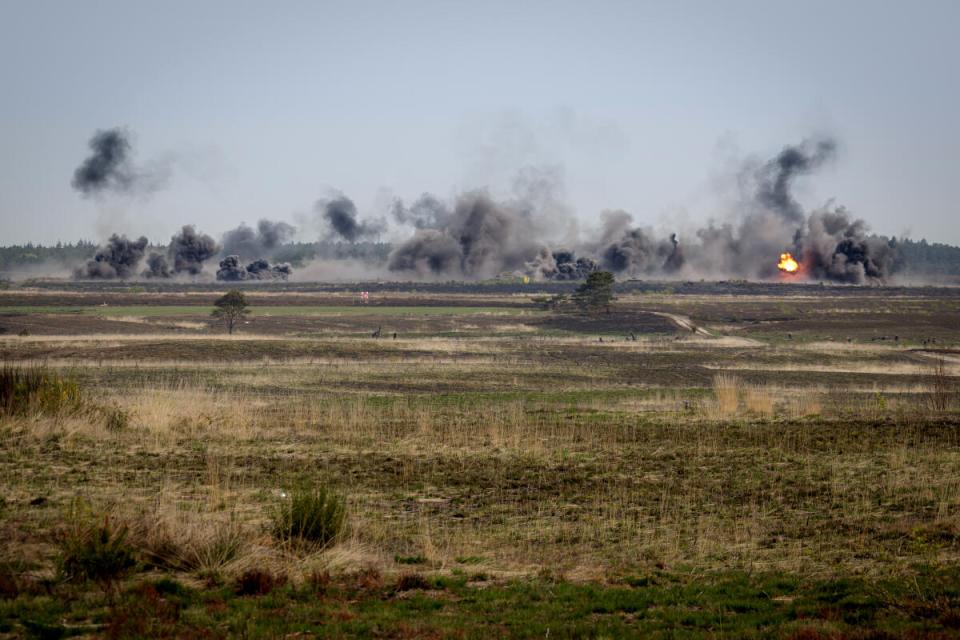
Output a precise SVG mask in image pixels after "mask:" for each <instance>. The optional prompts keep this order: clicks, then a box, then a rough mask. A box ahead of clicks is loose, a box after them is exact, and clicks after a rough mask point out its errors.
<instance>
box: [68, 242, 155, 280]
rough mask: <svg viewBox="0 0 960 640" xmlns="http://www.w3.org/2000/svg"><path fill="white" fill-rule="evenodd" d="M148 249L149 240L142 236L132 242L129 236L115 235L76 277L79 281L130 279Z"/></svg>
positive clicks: (77, 272)
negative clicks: (88, 279)
mask: <svg viewBox="0 0 960 640" xmlns="http://www.w3.org/2000/svg"><path fill="white" fill-rule="evenodd" d="M146 248H147V239H146V238H144V237H142V236H141V237H140V238H139V239H137V240H130V239H129V238H127V236H122V235H117V234H113V235H112V236H110V239H109V240H107V243H106V244H105V245H104V246H102V247H100V248H99V249H97V253H96V254H95V255H94V256H93V258H92V259H90V260H88V261H87V263H86V265H84V267H82V268H80V269H78V270H77V271H76V272H75V274H74V276H75V277H76V278H78V279H84V278H101V279H114V278H129V277H131V276H133V275H134V274H135V273H136V269H137V265H139V264H140V261H141V260H143V254H144V251H145V250H146Z"/></svg>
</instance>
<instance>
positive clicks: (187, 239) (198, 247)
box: [167, 224, 220, 276]
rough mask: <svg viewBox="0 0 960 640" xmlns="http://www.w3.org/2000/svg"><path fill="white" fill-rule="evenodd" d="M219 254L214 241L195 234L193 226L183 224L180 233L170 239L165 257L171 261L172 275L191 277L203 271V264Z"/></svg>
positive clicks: (203, 235) (206, 236) (208, 237)
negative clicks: (183, 274)
mask: <svg viewBox="0 0 960 640" xmlns="http://www.w3.org/2000/svg"><path fill="white" fill-rule="evenodd" d="M218 253H220V247H219V246H218V245H217V242H216V240H214V239H213V238H211V237H210V236H208V235H206V234H200V233H197V230H196V228H195V227H194V226H193V225H190V224H185V225H183V228H182V229H181V230H180V233H178V234H176V235H175V236H173V237H172V238H170V246H169V248H168V249H167V255H168V256H169V257H170V259H171V260H172V261H173V273H174V274H181V273H186V274H189V275H192V276H195V275H197V274H199V273H200V272H201V271H202V270H203V263H204V262H206V261H207V260H209V259H210V258H212V257H214V256H215V255H217V254H218Z"/></svg>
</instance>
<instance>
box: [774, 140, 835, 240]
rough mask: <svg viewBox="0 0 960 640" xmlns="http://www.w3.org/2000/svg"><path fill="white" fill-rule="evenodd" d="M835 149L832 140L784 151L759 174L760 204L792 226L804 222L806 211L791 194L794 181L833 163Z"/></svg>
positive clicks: (815, 141)
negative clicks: (830, 162) (827, 163)
mask: <svg viewBox="0 0 960 640" xmlns="http://www.w3.org/2000/svg"><path fill="white" fill-rule="evenodd" d="M836 149H837V144H836V142H835V141H834V140H833V139H832V138H824V139H820V140H805V141H804V142H803V143H801V144H800V145H797V146H788V147H785V148H784V149H783V151H781V152H780V153H779V154H777V157H775V158H773V159H772V160H770V161H769V162H767V163H766V164H764V165H763V166H762V167H761V168H760V169H759V170H758V171H757V176H756V179H757V193H756V200H757V202H758V203H759V204H760V205H762V206H763V207H765V208H767V209H768V210H770V211H772V212H774V213H777V214H779V215H781V216H783V218H784V219H786V220H788V221H790V222H792V223H798V222H802V221H803V217H804V216H803V208H802V207H801V206H800V204H799V203H798V202H797V201H796V200H794V198H793V194H792V193H791V188H792V186H793V181H794V179H795V178H796V177H797V176H799V175H805V174H809V173H811V172H813V171H815V170H816V169H818V168H820V166H821V165H823V164H824V163H825V162H827V161H828V160H831V159H832V158H833V157H834V155H835V153H836Z"/></svg>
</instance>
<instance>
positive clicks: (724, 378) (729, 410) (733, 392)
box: [713, 373, 741, 418]
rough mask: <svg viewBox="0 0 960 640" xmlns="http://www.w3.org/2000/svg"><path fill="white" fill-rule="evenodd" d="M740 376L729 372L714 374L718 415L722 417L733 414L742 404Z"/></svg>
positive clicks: (714, 391) (714, 390)
mask: <svg viewBox="0 0 960 640" xmlns="http://www.w3.org/2000/svg"><path fill="white" fill-rule="evenodd" d="M740 388H741V383H740V378H738V377H737V376H735V375H732V374H729V373H718V374H717V375H715V376H713V396H714V399H715V400H716V405H715V411H716V415H717V416H718V417H721V418H725V417H728V416H732V415H734V414H735V413H736V412H737V409H738V407H739V405H740Z"/></svg>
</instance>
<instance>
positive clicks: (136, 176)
mask: <svg viewBox="0 0 960 640" xmlns="http://www.w3.org/2000/svg"><path fill="white" fill-rule="evenodd" d="M89 146H90V151H91V154H90V156H89V157H88V158H87V159H85V160H84V161H83V162H82V163H81V164H80V166H79V167H77V169H76V170H75V171H74V172H73V180H72V181H71V184H72V185H73V188H74V189H76V190H77V191H79V192H80V193H82V194H83V195H84V196H90V195H96V194H101V193H105V192H113V193H149V192H151V191H155V190H157V189H159V188H160V187H162V186H163V184H164V183H165V182H166V180H167V177H168V174H169V170H168V169H167V168H166V167H163V166H161V165H157V166H155V167H152V168H150V169H147V168H144V167H136V166H135V165H134V164H133V159H132V156H133V145H132V144H131V142H130V136H129V134H128V133H127V131H126V130H125V129H122V128H114V129H106V130H98V131H97V132H96V133H94V134H93V137H92V138H91V139H90V143H89Z"/></svg>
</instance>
